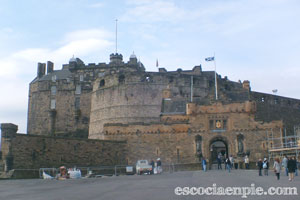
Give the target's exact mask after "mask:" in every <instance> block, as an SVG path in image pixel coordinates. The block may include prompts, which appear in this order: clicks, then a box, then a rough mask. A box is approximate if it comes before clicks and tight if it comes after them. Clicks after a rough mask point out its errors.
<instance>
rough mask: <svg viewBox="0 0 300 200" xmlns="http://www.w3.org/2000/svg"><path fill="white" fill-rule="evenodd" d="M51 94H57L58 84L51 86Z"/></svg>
mask: <svg viewBox="0 0 300 200" xmlns="http://www.w3.org/2000/svg"><path fill="white" fill-rule="evenodd" d="M51 95H56V86H51Z"/></svg>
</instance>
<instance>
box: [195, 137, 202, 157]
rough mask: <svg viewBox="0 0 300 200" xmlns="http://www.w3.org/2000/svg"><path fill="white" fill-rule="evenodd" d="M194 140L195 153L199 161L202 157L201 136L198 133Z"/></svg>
mask: <svg viewBox="0 0 300 200" xmlns="http://www.w3.org/2000/svg"><path fill="white" fill-rule="evenodd" d="M195 141H196V154H197V157H198V158H199V161H200V160H201V158H202V137H201V136H200V135H197V136H196V138H195Z"/></svg>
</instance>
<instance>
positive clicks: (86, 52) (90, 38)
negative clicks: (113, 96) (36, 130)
mask: <svg viewBox="0 0 300 200" xmlns="http://www.w3.org/2000/svg"><path fill="white" fill-rule="evenodd" d="M62 41H63V42H62V45H61V46H58V47H56V48H27V49H24V50H21V51H18V52H15V53H12V54H11V55H9V56H7V57H5V58H0V91H1V92H2V94H5V95H3V96H1V98H0V112H1V115H0V123H1V122H7V120H8V119H9V120H13V119H12V118H9V117H5V115H7V116H11V115H10V113H11V112H14V113H23V114H24V116H22V120H21V119H20V116H18V117H17V118H16V119H17V121H18V123H20V128H19V129H20V130H21V132H25V130H26V127H25V125H26V118H27V116H26V114H25V113H26V112H24V110H25V109H26V110H27V100H28V99H27V98H28V85H29V83H30V81H32V80H33V79H34V77H35V75H36V68H37V67H36V66H37V62H46V61H47V60H51V61H53V62H54V63H55V65H56V64H58V65H60V64H63V63H67V62H68V58H70V57H71V56H72V55H73V54H75V56H76V57H81V58H82V57H85V56H90V55H95V54H97V53H100V52H103V51H104V50H106V49H107V48H109V47H110V46H112V42H110V40H109V34H108V33H107V32H106V31H103V30H101V29H91V30H78V31H74V32H71V33H68V34H66V35H65V37H64V38H63V40H62ZM83 60H84V59H83ZM7 83H9V84H7ZM20 121H22V122H20ZM12 123H15V122H14V121H12Z"/></svg>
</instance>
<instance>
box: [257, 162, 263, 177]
mask: <svg viewBox="0 0 300 200" xmlns="http://www.w3.org/2000/svg"><path fill="white" fill-rule="evenodd" d="M256 165H257V168H258V175H259V176H262V174H261V170H262V169H263V162H262V160H261V159H259V160H258V162H257V163H256Z"/></svg>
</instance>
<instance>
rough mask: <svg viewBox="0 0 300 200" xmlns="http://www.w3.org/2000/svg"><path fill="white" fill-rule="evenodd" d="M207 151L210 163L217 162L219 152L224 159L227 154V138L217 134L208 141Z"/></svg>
mask: <svg viewBox="0 0 300 200" xmlns="http://www.w3.org/2000/svg"><path fill="white" fill-rule="evenodd" d="M209 152H210V156H209V158H210V159H209V160H210V162H209V163H210V165H212V164H217V158H218V155H219V154H221V155H222V158H223V159H224V158H225V157H226V156H228V154H229V152H228V141H227V139H226V138H224V137H222V136H217V137H214V138H213V139H211V140H210V143H209Z"/></svg>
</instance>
